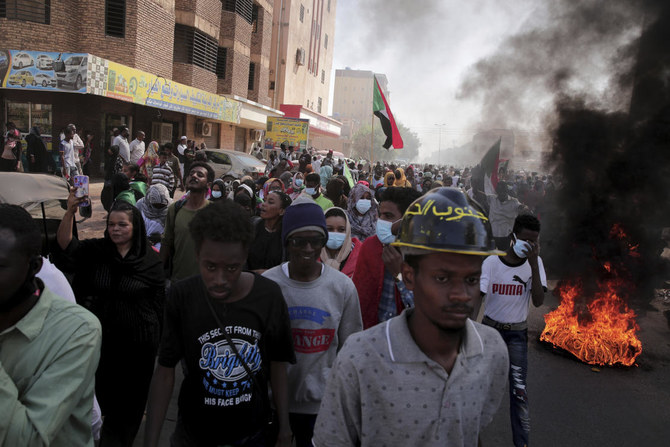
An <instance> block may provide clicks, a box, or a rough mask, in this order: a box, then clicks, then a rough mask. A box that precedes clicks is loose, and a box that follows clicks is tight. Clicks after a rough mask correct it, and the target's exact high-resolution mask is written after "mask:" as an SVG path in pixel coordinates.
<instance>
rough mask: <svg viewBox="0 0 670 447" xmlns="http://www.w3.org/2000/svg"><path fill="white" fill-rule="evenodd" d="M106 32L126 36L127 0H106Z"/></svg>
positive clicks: (111, 34) (116, 35) (110, 34)
mask: <svg viewBox="0 0 670 447" xmlns="http://www.w3.org/2000/svg"><path fill="white" fill-rule="evenodd" d="M105 34H106V35H107V36H112V37H126V0H105Z"/></svg>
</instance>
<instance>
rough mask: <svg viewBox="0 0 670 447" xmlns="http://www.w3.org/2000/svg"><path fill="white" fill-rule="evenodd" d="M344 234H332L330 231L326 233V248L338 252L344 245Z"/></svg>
mask: <svg viewBox="0 0 670 447" xmlns="http://www.w3.org/2000/svg"><path fill="white" fill-rule="evenodd" d="M345 236H346V234H344V233H334V232H332V231H329V232H328V242H326V247H328V248H330V249H331V250H338V249H339V248H340V247H342V244H344V238H345Z"/></svg>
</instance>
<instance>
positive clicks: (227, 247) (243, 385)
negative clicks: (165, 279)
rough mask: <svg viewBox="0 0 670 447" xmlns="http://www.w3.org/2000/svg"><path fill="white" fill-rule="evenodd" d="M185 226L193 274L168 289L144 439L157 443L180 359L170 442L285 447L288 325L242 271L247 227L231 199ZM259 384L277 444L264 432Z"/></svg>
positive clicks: (271, 291)
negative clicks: (192, 251)
mask: <svg viewBox="0 0 670 447" xmlns="http://www.w3.org/2000/svg"><path fill="white" fill-rule="evenodd" d="M194 165H195V163H194ZM192 169H194V168H193V167H192ZM189 230H190V232H191V238H192V240H193V241H194V248H195V250H196V258H197V260H198V269H199V274H198V275H197V276H193V277H191V278H188V279H186V280H184V281H181V282H178V283H175V284H174V285H173V286H172V287H171V288H170V292H169V296H168V299H167V303H166V309H165V324H164V329H163V336H162V340H161V345H160V350H159V355H158V366H157V367H156V371H155V373H154V377H153V380H152V384H151V393H150V394H151V396H150V398H149V405H148V407H147V423H146V431H145V438H144V445H145V446H147V447H156V446H158V443H159V439H160V432H161V427H162V424H163V420H164V419H165V414H166V412H167V409H168V406H169V403H170V398H171V396H172V390H173V387H174V380H175V367H176V366H177V364H179V363H180V362H182V365H183V368H184V381H183V383H182V386H181V390H180V392H179V404H178V405H179V407H178V418H177V426H176V428H175V432H174V434H173V435H172V440H171V442H172V445H175V446H215V445H233V446H242V445H244V446H266V445H267V446H274V445H277V446H281V447H288V446H290V445H291V431H290V428H289V422H288V403H287V394H288V393H287V380H286V364H287V362H288V363H294V362H295V354H294V352H293V347H292V342H291V333H290V322H289V318H288V311H287V308H286V303H285V302H284V299H283V298H282V294H281V290H280V289H279V287H278V286H277V284H275V283H274V282H272V281H270V280H268V279H266V278H263V277H262V276H259V275H256V274H253V273H251V272H246V271H243V270H242V269H243V267H244V264H245V262H246V258H247V252H248V250H249V246H250V244H251V240H252V239H253V234H254V230H253V227H252V226H251V223H250V222H249V219H248V218H247V216H246V214H245V212H244V211H243V210H242V209H241V208H240V207H239V206H238V205H236V204H234V203H231V202H229V201H224V202H219V203H215V204H213V205H212V206H208V207H206V208H204V209H202V210H200V211H198V213H196V215H195V217H194V218H193V220H192V221H191V223H190V225H189ZM240 365H241V366H242V367H240ZM268 382H269V383H270V384H271V387H272V397H273V400H274V407H275V409H276V412H277V422H278V432H279V437H278V441H277V442H276V444H275V442H274V441H275V440H274V439H268V438H267V437H266V436H268V433H267V430H266V428H267V422H268V417H269V414H270V403H269V398H268V386H267V385H268ZM272 425H273V426H276V425H277V424H272Z"/></svg>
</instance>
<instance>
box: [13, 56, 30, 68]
mask: <svg viewBox="0 0 670 447" xmlns="http://www.w3.org/2000/svg"><path fill="white" fill-rule="evenodd" d="M12 60H13V61H14V63H13V64H12V68H18V69H21V68H24V67H30V66H31V65H34V64H35V62H34V61H33V58H32V57H31V56H30V54H28V53H16V54H15V55H14V56H13V57H12Z"/></svg>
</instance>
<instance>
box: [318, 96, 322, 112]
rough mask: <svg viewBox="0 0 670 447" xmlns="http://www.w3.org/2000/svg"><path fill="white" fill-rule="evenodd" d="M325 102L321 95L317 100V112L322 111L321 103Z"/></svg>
mask: <svg viewBox="0 0 670 447" xmlns="http://www.w3.org/2000/svg"><path fill="white" fill-rule="evenodd" d="M322 104H323V101H322V100H321V97H320V96H319V99H318V101H317V102H316V111H317V113H321V105H322Z"/></svg>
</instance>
